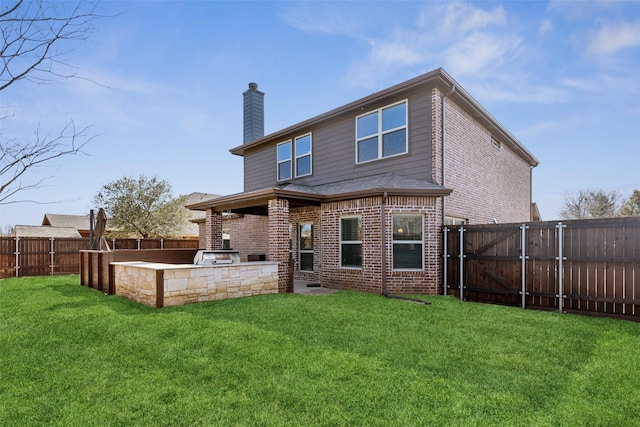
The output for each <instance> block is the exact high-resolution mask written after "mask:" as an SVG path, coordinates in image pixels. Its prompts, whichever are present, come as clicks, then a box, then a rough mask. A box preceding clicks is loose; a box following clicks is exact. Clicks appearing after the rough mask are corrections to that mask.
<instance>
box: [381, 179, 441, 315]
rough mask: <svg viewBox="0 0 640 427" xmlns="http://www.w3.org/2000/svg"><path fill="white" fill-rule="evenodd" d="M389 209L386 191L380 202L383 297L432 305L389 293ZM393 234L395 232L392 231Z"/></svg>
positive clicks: (428, 302) (424, 301) (420, 300)
mask: <svg viewBox="0 0 640 427" xmlns="http://www.w3.org/2000/svg"><path fill="white" fill-rule="evenodd" d="M386 207H387V192H386V191H385V192H384V194H383V195H382V201H381V202H380V222H381V224H382V226H381V227H380V230H381V231H380V242H381V244H382V247H381V251H380V255H381V256H382V260H381V263H380V268H381V269H382V272H381V274H382V277H381V278H380V285H381V287H382V295H384V296H385V297H387V298H393V299H399V300H403V301H411V302H416V303H419V304H425V305H430V304H431V301H427V300H422V299H418V298H408V297H402V296H400V295H393V294H390V293H389V291H387V229H386V227H385V224H386V216H385V210H386ZM392 232H393V230H392Z"/></svg>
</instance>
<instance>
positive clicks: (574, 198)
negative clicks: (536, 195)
mask: <svg viewBox="0 0 640 427" xmlns="http://www.w3.org/2000/svg"><path fill="white" fill-rule="evenodd" d="M619 199H620V193H618V192H617V191H615V190H613V191H605V190H592V189H588V190H580V191H578V193H577V194H565V195H564V202H563V206H562V208H561V210H560V216H561V217H562V218H564V219H588V218H609V217H614V216H617V215H618V211H619V204H618V201H619Z"/></svg>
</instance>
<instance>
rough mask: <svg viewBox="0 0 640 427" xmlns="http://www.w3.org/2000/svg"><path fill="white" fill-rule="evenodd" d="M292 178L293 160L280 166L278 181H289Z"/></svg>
mask: <svg viewBox="0 0 640 427" xmlns="http://www.w3.org/2000/svg"><path fill="white" fill-rule="evenodd" d="M289 178H291V160H288V161H286V162H282V163H280V164H279V165H278V179H279V180H282V179H289Z"/></svg>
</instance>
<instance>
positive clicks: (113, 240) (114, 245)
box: [111, 237, 116, 251]
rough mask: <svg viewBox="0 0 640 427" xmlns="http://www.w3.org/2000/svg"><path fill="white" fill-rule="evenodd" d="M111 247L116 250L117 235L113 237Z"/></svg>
mask: <svg viewBox="0 0 640 427" xmlns="http://www.w3.org/2000/svg"><path fill="white" fill-rule="evenodd" d="M111 249H112V250H114V251H115V250H116V238H115V237H112V238H111Z"/></svg>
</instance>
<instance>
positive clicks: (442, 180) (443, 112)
mask: <svg viewBox="0 0 640 427" xmlns="http://www.w3.org/2000/svg"><path fill="white" fill-rule="evenodd" d="M455 91H456V85H455V83H454V84H453V86H451V90H450V91H449V92H448V93H445V94H444V95H443V96H442V98H441V100H440V111H441V114H440V144H441V146H440V148H441V149H440V185H442V186H443V187H444V186H445V173H444V172H445V171H444V169H445V168H444V166H445V140H446V136H447V130H446V126H445V123H446V114H447V113H446V110H445V108H444V107H445V105H444V101H445V98H447V97H449V96H451V95H453V92H455ZM445 197H446V196H441V197H440V200H441V206H442V212H441V215H442V225H444V219H445V200H444V198H445Z"/></svg>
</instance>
